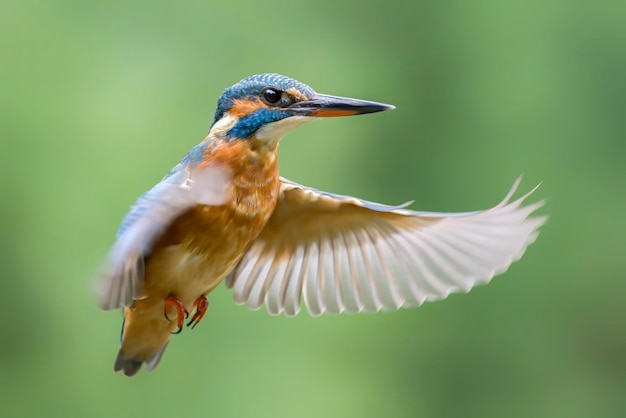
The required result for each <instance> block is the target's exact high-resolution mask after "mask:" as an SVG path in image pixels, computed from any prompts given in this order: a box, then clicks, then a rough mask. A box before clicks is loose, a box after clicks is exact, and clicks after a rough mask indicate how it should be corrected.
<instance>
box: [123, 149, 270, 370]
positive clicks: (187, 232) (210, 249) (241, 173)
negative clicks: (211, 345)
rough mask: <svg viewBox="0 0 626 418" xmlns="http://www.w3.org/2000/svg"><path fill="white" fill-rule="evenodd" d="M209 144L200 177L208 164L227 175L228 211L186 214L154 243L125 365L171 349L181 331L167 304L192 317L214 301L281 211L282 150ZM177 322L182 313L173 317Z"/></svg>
mask: <svg viewBox="0 0 626 418" xmlns="http://www.w3.org/2000/svg"><path fill="white" fill-rule="evenodd" d="M207 141H209V142H211V141H212V143H210V144H209V145H212V146H207V147H205V149H204V151H203V153H204V155H203V156H202V161H203V162H201V163H199V164H198V169H202V168H203V167H204V166H206V165H208V164H215V165H218V166H220V167H221V168H222V169H224V172H225V173H227V175H228V176H229V178H228V181H229V183H230V185H231V186H230V189H229V190H228V191H227V192H228V193H229V195H230V196H231V197H230V198H229V199H228V201H227V202H225V204H223V205H219V206H209V205H197V206H196V207H193V208H190V209H188V210H187V211H185V212H183V213H181V214H180V215H179V216H178V217H176V218H175V219H174V220H173V221H172V223H171V224H170V225H169V227H167V229H166V230H165V232H164V233H163V234H161V236H160V237H159V238H158V239H157V240H156V241H155V242H154V244H153V249H152V253H151V254H150V256H148V257H146V259H145V261H144V263H145V274H144V288H143V291H142V293H141V298H140V299H139V300H136V301H135V302H134V303H133V305H132V307H126V308H125V313H124V316H125V323H124V330H123V335H124V339H123V343H122V348H121V350H120V359H124V358H130V359H133V360H139V361H142V362H147V361H149V360H150V359H151V358H153V357H154V356H155V355H156V354H157V353H158V352H159V349H160V348H161V347H165V345H166V343H167V341H168V340H169V338H170V333H171V332H173V331H175V329H176V327H177V325H176V321H168V320H166V319H165V318H164V308H163V301H164V300H165V299H166V298H167V297H168V296H169V295H176V298H178V299H179V300H180V301H181V302H182V303H183V305H184V306H185V307H188V308H187V310H188V311H191V307H193V305H194V302H195V301H196V300H197V299H198V297H199V296H200V295H208V294H209V293H210V292H211V291H212V290H213V289H215V287H216V286H217V285H218V284H219V283H220V282H221V281H222V279H223V278H224V277H225V276H226V274H227V273H229V272H230V271H231V270H232V269H233V268H234V267H235V266H236V264H237V262H238V261H239V259H240V258H241V256H242V255H243V253H244V251H245V250H246V248H247V247H248V245H249V244H250V242H252V240H254V239H255V238H256V237H257V236H258V235H259V233H260V232H261V230H262V229H263V227H264V226H265V223H266V222H267V220H268V219H269V217H270V216H271V214H272V212H273V211H274V207H275V206H276V200H277V198H278V192H279V189H280V181H279V176H278V167H277V158H276V150H275V149H274V150H267V149H263V150H261V151H260V152H259V151H255V150H253V149H252V148H251V147H250V145H251V142H243V141H239V142H235V143H232V144H229V143H228V142H226V141H222V140H219V139H212V138H208V139H207ZM171 315H172V317H173V318H175V317H176V315H177V313H176V312H174V310H173V309H172V313H171ZM122 364H123V363H122ZM133 364H134V363H133ZM131 367H132V366H131Z"/></svg>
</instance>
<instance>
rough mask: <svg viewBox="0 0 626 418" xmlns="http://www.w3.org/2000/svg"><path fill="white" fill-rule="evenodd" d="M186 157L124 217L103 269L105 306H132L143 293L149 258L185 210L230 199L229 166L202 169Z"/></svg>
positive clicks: (102, 283)
mask: <svg viewBox="0 0 626 418" xmlns="http://www.w3.org/2000/svg"><path fill="white" fill-rule="evenodd" d="M184 162H185V160H183V162H181V164H179V165H178V166H177V167H176V168H175V169H174V170H172V171H171V172H170V173H169V174H168V175H167V176H166V177H165V179H163V181H162V182H160V183H159V184H157V185H156V186H154V187H153V188H152V189H151V190H149V191H148V192H147V193H145V194H144V195H143V196H141V197H140V198H139V199H138V200H137V202H136V203H135V205H133V207H132V208H131V210H130V212H129V213H128V214H127V215H126V217H125V218H124V220H123V221H122V225H121V227H120V230H119V231H118V235H117V241H116V242H115V244H114V245H113V248H112V249H111V251H110V252H109V255H108V257H107V259H106V261H105V264H104V266H103V268H102V273H101V279H100V281H101V285H100V292H99V293H100V307H101V308H102V309H116V308H120V307H123V306H130V305H131V304H132V303H133V301H134V300H135V299H139V298H141V297H142V291H143V277H144V258H145V257H147V256H148V255H150V253H151V251H152V245H153V244H154V242H155V240H156V239H157V238H158V237H159V236H160V235H161V234H162V233H164V232H165V231H166V229H167V228H168V226H169V225H170V224H171V223H172V222H173V221H174V220H175V219H176V218H177V217H178V216H179V215H181V214H182V213H184V212H185V211H186V210H188V209H190V208H193V207H195V206H197V205H207V206H213V205H221V204H224V203H225V202H226V200H227V198H228V194H229V187H228V185H229V184H230V181H229V179H230V172H229V171H228V170H227V169H226V168H225V167H223V166H213V167H206V168H202V169H196V168H193V167H192V166H191V165H188V164H184Z"/></svg>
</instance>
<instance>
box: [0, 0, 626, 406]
mask: <svg viewBox="0 0 626 418" xmlns="http://www.w3.org/2000/svg"><path fill="white" fill-rule="evenodd" d="M625 21H626V2H619V1H595V2H593V1H588V2H573V1H539V0H531V1H523V2H522V1H517V2H507V1H505V2H502V1H497V0H479V1H471V2H467V1H448V2H427V1H414V2H407V1H385V2H363V1H356V0H353V1H346V2H337V1H329V0H319V1H316V2H301V3H296V2H293V1H267V2H253V1H247V2H244V1H232V2H210V1H182V2H172V1H154V0H153V1H127V0H125V1H108V2H83V1H62V0H58V1H43V0H39V1H38V0H2V3H1V4H0V53H1V56H0V75H1V77H0V92H1V97H2V99H1V100H0V106H1V107H0V137H1V139H2V148H1V153H0V155H1V157H2V164H1V168H2V180H1V181H2V205H1V206H0V213H1V215H2V216H1V217H0V222H1V228H2V229H1V237H2V240H1V245H2V251H1V252H0V261H1V265H0V268H1V270H0V273H1V277H2V286H3V292H2V295H3V297H2V302H1V303H0V313H1V315H0V317H1V318H2V319H1V321H2V322H1V323H0V324H1V329H2V337H1V345H0V385H1V387H0V389H1V390H0V415H1V416H7V417H9V416H11V417H13V416H85V417H86V416H89V417H154V416H171V417H178V416H193V415H199V416H215V417H241V416H243V417H246V416H254V417H293V416H296V417H325V416H328V417H366V416H371V417H387V416H393V417H591V416H593V417H612V416H623V415H621V414H623V413H624V410H625V409H626V322H625V321H626V277H625V276H626V274H625V269H624V267H625V262H624V260H625V259H626V255H625V254H626V252H625V250H626V238H625V237H626V222H625V221H624V213H625V211H626V197H625V192H626V152H625V145H624V142H625V141H626V99H625V98H626V81H625V74H626V49H625V46H626V25H625V24H624V22H625ZM260 72H279V73H283V74H286V75H289V76H292V77H295V78H297V79H299V80H300V81H303V82H305V83H307V84H309V85H311V86H313V88H315V89H316V90H318V91H320V92H325V93H329V94H337V95H344V96H353V97H360V98H364V99H371V100H377V101H382V102H388V103H393V104H395V105H396V106H397V110H396V111H394V112H386V113H384V114H377V115H371V116H368V117H358V118H342V119H336V120H328V121H324V122H316V123H314V124H310V125H307V126H306V127H303V128H300V129H298V130H297V131H296V132H294V133H292V134H290V135H289V136H288V137H287V138H286V140H285V141H284V142H283V144H282V145H281V173H282V174H283V175H285V176H286V177H288V178H291V179H293V180H295V181H298V182H301V183H304V184H307V185H311V186H314V187H318V188H321V189H324V190H328V191H332V192H336V193H343V194H352V195H357V196H361V197H363V198H367V199H371V200H377V201H382V202H387V203H390V204H391V203H394V204H395V203H401V202H404V201H406V200H410V199H416V203H415V205H414V206H413V207H415V208H419V209H422V210H439V211H454V210H474V209H481V208H486V207H488V206H491V205H492V204H494V203H496V202H497V201H499V199H501V198H502V197H503V196H504V194H505V193H506V191H507V190H508V188H509V187H510V185H511V184H512V182H513V180H514V179H515V178H516V177H517V176H518V175H519V174H521V173H523V174H525V177H524V182H523V184H522V187H523V189H529V188H530V187H532V186H533V185H535V184H536V183H538V182H540V181H543V185H542V186H541V188H540V189H539V191H538V192H537V193H536V195H535V196H533V198H534V199H535V200H536V199H540V198H548V203H547V205H546V207H545V209H542V213H544V214H549V215H550V216H551V218H550V221H549V223H548V224H547V225H546V226H545V227H544V228H543V232H542V234H541V236H540V237H539V240H538V241H537V243H536V244H534V245H532V246H531V247H530V248H529V250H528V251H527V253H526V255H525V257H524V258H523V259H522V261H521V262H519V263H516V264H514V265H513V266H512V267H511V269H510V270H509V271H508V272H507V273H506V274H504V275H502V276H500V277H498V278H497V279H495V280H494V281H493V282H492V283H491V284H490V285H488V286H486V287H481V288H478V289H475V290H474V291H473V292H471V293H470V294H469V295H462V296H459V295H455V296H452V297H450V298H449V299H448V300H446V301H444V302H439V303H432V304H426V305H424V306H423V307H421V308H419V309H414V310H405V311H402V312H397V313H385V314H376V315H361V316H331V317H322V318H315V319H313V318H310V317H308V316H306V314H305V315H301V316H299V317H297V318H284V317H276V318H274V317H270V316H269V315H268V314H266V313H265V312H264V311H258V312H251V311H249V310H248V309H247V308H246V307H244V306H236V305H235V304H234V303H233V302H232V299H231V294H230V292H229V291H228V290H227V289H225V288H223V287H220V288H219V289H218V290H217V291H216V292H215V293H214V294H213V296H212V298H211V302H212V305H211V306H212V307H211V310H210V314H209V315H208V316H207V317H206V318H205V319H204V321H203V323H202V324H201V326H200V327H198V328H196V330H195V331H193V332H189V331H187V332H183V333H182V334H181V335H180V336H177V337H175V338H174V342H173V344H170V347H169V348H168V350H167V353H166V354H165V357H164V361H163V362H162V363H161V365H160V366H159V368H158V369H157V370H156V371H155V372H153V373H151V374H148V373H145V371H144V372H142V373H141V374H140V375H138V376H137V377H136V378H133V379H128V378H125V377H124V376H122V375H120V374H115V373H113V371H112V366H113V360H114V357H115V354H116V352H117V349H118V337H119V329H120V325H121V324H120V323H121V316H120V315H119V314H117V313H112V312H101V311H99V310H98V309H97V308H96V303H95V297H94V295H93V293H92V292H91V286H92V284H93V277H94V273H95V272H96V270H97V267H98V266H99V264H100V263H101V262H102V260H103V258H104V256H105V254H106V252H107V251H108V248H109V247H110V245H111V244H112V243H113V240H114V236H115V235H114V234H115V231H116V229H117V226H118V224H119V222H120V220H121V218H122V216H123V215H124V213H125V212H126V211H127V209H128V207H129V206H130V204H131V203H132V202H133V201H134V199H135V198H136V197H137V196H138V195H139V194H140V193H142V192H143V191H144V190H146V189H148V188H149V187H151V186H152V185H153V184H154V183H156V182H157V181H158V180H160V178H161V177H162V176H163V175H164V174H165V173H166V172H167V171H168V170H169V168H170V167H172V166H173V165H174V164H175V163H176V162H177V161H178V160H179V159H180V157H181V156H182V155H183V154H184V153H185V152H186V151H187V150H188V149H189V148H191V147H192V146H193V145H195V144H196V143H197V142H199V141H200V140H201V139H202V138H203V136H204V134H205V132H206V130H207V128H208V125H209V123H210V121H211V119H212V116H213V111H214V106H215V103H216V101H217V98H218V96H219V95H220V94H221V92H222V91H223V89H224V88H226V87H228V86H230V85H231V84H233V83H235V82H237V81H239V80H240V79H241V78H243V77H246V76H248V75H251V74H254V73H260Z"/></svg>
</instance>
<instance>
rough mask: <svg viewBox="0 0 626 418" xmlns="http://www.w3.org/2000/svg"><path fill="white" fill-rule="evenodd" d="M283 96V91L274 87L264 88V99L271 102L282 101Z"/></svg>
mask: <svg viewBox="0 0 626 418" xmlns="http://www.w3.org/2000/svg"><path fill="white" fill-rule="evenodd" d="M281 96H282V91H280V90H274V89H265V90H263V99H264V100H265V101H266V102H267V103H270V104H276V103H278V102H279V101H280V97H281Z"/></svg>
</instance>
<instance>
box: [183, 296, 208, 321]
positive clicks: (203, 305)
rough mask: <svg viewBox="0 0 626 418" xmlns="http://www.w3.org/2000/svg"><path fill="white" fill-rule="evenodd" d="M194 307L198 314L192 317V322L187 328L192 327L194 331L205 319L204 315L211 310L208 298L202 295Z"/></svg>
mask: <svg viewBox="0 0 626 418" xmlns="http://www.w3.org/2000/svg"><path fill="white" fill-rule="evenodd" d="M193 307H194V308H196V312H195V313H194V314H193V316H192V317H191V320H190V321H189V322H188V323H187V326H188V327H189V326H190V327H191V329H194V328H195V327H196V325H198V324H199V323H200V321H201V320H202V318H203V317H204V314H205V313H206V311H207V310H208V309H209V301H208V300H207V298H206V296H204V295H201V296H200V297H199V298H198V299H196V301H195V302H194V303H193Z"/></svg>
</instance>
